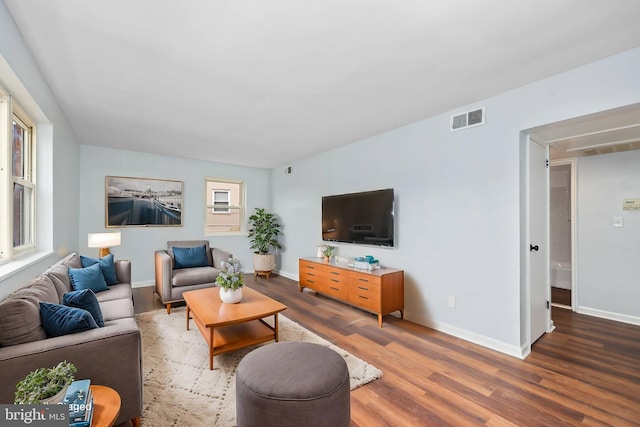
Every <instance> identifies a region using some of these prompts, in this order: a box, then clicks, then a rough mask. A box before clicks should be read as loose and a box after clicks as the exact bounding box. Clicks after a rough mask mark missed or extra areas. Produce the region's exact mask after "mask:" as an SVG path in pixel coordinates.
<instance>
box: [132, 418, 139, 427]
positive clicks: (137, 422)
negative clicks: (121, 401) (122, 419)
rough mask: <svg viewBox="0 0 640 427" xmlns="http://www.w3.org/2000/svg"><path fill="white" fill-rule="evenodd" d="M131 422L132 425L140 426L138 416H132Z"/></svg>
mask: <svg viewBox="0 0 640 427" xmlns="http://www.w3.org/2000/svg"><path fill="white" fill-rule="evenodd" d="M131 424H133V427H140V417H135V418H132V419H131Z"/></svg>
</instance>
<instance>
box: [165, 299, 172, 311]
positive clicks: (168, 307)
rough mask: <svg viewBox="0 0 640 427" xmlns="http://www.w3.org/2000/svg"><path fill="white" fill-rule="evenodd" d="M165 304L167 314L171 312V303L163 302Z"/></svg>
mask: <svg viewBox="0 0 640 427" xmlns="http://www.w3.org/2000/svg"><path fill="white" fill-rule="evenodd" d="M165 306H166V307H167V314H171V303H170V302H168V303H166V304H165Z"/></svg>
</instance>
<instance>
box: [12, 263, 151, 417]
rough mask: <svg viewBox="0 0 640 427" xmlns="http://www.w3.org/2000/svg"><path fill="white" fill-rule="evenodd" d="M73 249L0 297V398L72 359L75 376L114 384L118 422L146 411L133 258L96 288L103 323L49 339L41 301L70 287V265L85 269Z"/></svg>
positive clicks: (53, 298)
mask: <svg viewBox="0 0 640 427" xmlns="http://www.w3.org/2000/svg"><path fill="white" fill-rule="evenodd" d="M81 267H82V264H81V260H80V257H79V256H78V255H77V254H70V255H68V256H66V257H65V258H64V259H62V260H60V261H59V262H58V263H56V264H55V265H53V266H52V267H50V268H49V269H47V271H45V272H44V273H43V274H42V275H40V276H38V277H37V278H35V279H33V281H32V282H31V283H29V284H28V285H27V286H26V287H24V288H22V289H19V290H17V291H15V292H14V293H13V294H11V295H9V296H8V297H7V298H6V299H4V300H3V301H1V302H0V403H13V401H14V392H15V386H16V384H17V383H18V381H20V380H21V379H22V378H24V377H25V376H26V375H27V374H28V373H29V372H31V371H33V370H35V369H37V368H41V367H53V366H54V365H56V364H57V363H58V362H60V361H62V360H67V361H69V362H72V363H73V364H75V366H76V367H77V369H78V371H77V373H76V374H75V378H76V379H85V378H88V379H90V380H91V383H92V384H100V385H105V386H109V387H111V388H113V389H115V390H116V391H117V392H118V393H119V394H120V398H121V400H122V404H121V405H122V406H121V409H120V415H119V416H118V419H117V420H116V424H120V423H123V422H125V421H128V420H131V421H132V423H133V425H134V426H135V425H139V423H140V415H141V414H142V381H143V373H142V350H141V337H140V331H139V329H138V327H137V325H136V321H135V318H134V311H133V301H132V294H131V263H130V262H129V261H124V260H117V261H115V269H116V277H117V281H118V283H117V284H114V285H112V286H109V287H108V290H105V291H102V292H97V293H96V297H97V299H98V302H99V305H100V309H101V311H102V316H103V318H104V327H100V328H97V329H89V330H85V331H82V332H75V333H71V334H69V335H64V336H56V337H52V338H47V334H46V332H45V330H44V328H43V326H42V324H41V319H40V312H39V302H40V301H42V302H49V303H54V304H60V302H61V301H62V299H63V295H64V294H65V293H66V292H69V291H71V290H72V286H71V282H70V279H69V276H68V269H69V268H81Z"/></svg>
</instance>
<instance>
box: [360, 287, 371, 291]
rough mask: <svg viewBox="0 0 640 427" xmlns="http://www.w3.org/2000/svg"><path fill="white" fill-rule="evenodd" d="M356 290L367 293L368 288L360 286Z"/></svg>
mask: <svg viewBox="0 0 640 427" xmlns="http://www.w3.org/2000/svg"><path fill="white" fill-rule="evenodd" d="M358 289H362V290H363V291H368V290H369V288H363V287H362V286H358Z"/></svg>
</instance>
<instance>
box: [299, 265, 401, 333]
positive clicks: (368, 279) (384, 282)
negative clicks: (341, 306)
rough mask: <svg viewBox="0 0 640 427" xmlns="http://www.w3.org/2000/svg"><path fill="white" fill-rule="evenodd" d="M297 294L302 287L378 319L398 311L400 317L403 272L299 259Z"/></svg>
mask: <svg viewBox="0 0 640 427" xmlns="http://www.w3.org/2000/svg"><path fill="white" fill-rule="evenodd" d="M299 268H300V270H299V271H300V280H299V284H300V292H302V290H303V289H304V288H309V289H313V290H314V291H316V292H319V293H321V294H324V295H327V296H329V297H331V298H335V299H337V300H340V301H343V302H346V303H347V304H350V305H353V306H355V307H358V308H361V309H363V310H367V311H370V312H372V313H376V314H377V315H378V325H379V326H380V327H382V316H384V315H385V314H389V313H393V312H394V311H399V312H400V318H404V271H402V270H396V269H394V268H380V269H377V270H371V271H368V270H361V269H356V268H353V267H349V266H348V265H347V264H346V263H336V262H327V261H323V259H322V258H300V260H299Z"/></svg>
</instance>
